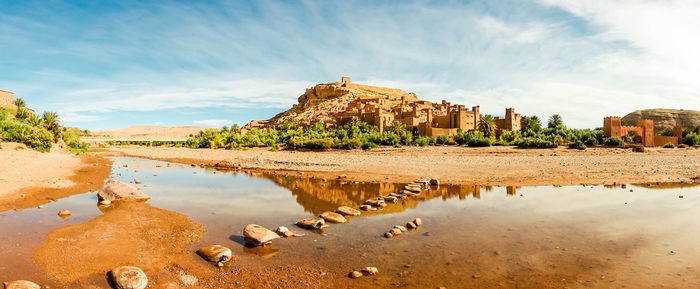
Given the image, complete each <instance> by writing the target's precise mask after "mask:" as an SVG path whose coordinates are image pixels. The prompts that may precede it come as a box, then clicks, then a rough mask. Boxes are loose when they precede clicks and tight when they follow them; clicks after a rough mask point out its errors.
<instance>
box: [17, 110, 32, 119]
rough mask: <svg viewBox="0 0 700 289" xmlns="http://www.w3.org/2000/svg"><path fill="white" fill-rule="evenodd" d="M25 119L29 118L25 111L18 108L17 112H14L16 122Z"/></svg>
mask: <svg viewBox="0 0 700 289" xmlns="http://www.w3.org/2000/svg"><path fill="white" fill-rule="evenodd" d="M27 117H29V113H28V112H27V110H26V109H24V108H22V107H18V108H17V111H16V112H15V118H16V119H18V120H24V119H26V118H27Z"/></svg>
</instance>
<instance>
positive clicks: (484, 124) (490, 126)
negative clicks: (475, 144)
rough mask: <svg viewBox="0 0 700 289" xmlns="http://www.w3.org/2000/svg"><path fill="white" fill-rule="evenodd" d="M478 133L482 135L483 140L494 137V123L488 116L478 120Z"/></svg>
mask: <svg viewBox="0 0 700 289" xmlns="http://www.w3.org/2000/svg"><path fill="white" fill-rule="evenodd" d="M479 131H480V132H481V133H482V134H484V137H485V138H491V137H492V136H495V135H496V133H495V132H496V122H495V121H494V120H493V117H492V116H491V115H490V114H487V115H484V116H482V117H481V119H480V120H479Z"/></svg>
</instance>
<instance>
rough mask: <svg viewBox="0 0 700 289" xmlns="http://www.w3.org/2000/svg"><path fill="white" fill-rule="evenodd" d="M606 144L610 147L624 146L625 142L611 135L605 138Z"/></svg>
mask: <svg viewBox="0 0 700 289" xmlns="http://www.w3.org/2000/svg"><path fill="white" fill-rule="evenodd" d="M605 145H606V146H609V147H622V146H625V142H624V141H622V140H621V139H619V138H616V137H611V138H607V139H605Z"/></svg>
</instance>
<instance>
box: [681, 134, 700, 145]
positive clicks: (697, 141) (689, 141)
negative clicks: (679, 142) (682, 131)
mask: <svg viewBox="0 0 700 289" xmlns="http://www.w3.org/2000/svg"><path fill="white" fill-rule="evenodd" d="M683 143H684V144H686V145H689V146H694V145H700V134H697V133H694V132H691V133H688V134H687V135H686V136H685V137H683Z"/></svg>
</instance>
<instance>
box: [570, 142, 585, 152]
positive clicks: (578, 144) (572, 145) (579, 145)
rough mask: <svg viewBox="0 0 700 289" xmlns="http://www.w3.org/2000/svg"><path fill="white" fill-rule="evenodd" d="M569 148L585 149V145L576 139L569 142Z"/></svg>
mask: <svg viewBox="0 0 700 289" xmlns="http://www.w3.org/2000/svg"><path fill="white" fill-rule="evenodd" d="M569 148H570V149H578V150H585V149H586V145H585V144H584V143H583V142H582V141H576V142H573V143H570V144H569Z"/></svg>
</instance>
